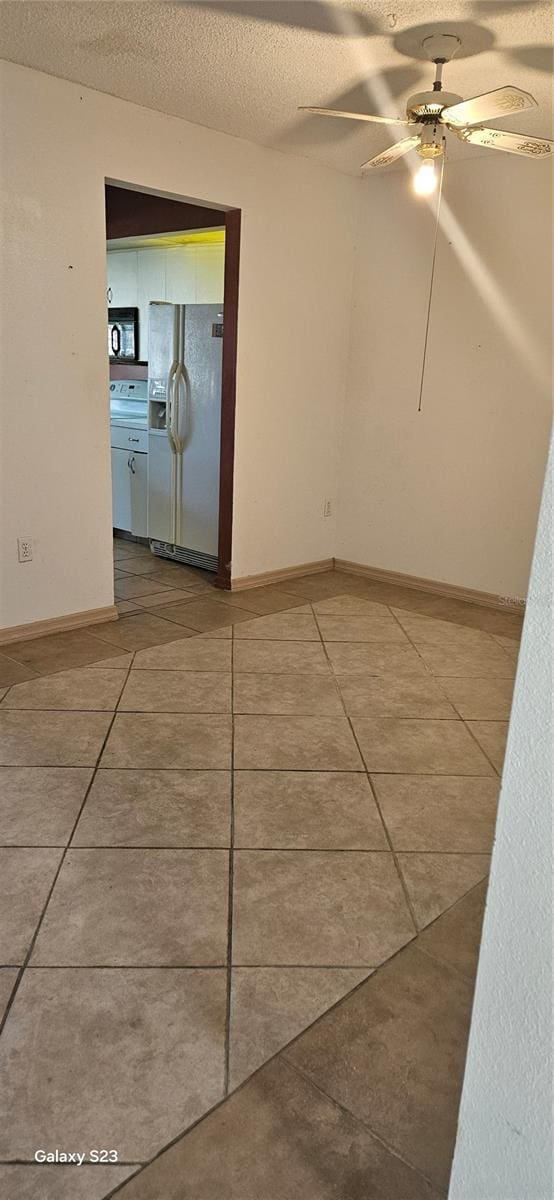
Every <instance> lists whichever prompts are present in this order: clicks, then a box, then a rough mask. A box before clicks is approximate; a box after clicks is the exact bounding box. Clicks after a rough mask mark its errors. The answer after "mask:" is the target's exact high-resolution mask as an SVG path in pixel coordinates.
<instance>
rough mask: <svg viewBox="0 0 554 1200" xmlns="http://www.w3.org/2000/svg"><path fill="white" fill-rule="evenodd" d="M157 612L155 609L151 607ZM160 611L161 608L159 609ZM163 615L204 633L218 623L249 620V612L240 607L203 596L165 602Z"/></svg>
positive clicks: (169, 619)
mask: <svg viewBox="0 0 554 1200" xmlns="http://www.w3.org/2000/svg"><path fill="white" fill-rule="evenodd" d="M152 611H153V612H157V611H158V610H157V609H153V610H152ZM159 611H160V613H162V609H160V610H159ZM163 616H164V617H165V618H166V620H168V621H173V622H175V623H176V624H177V625H186V626H187V627H188V628H189V629H193V630H194V631H195V633H205V632H206V631H208V630H210V629H217V627H218V626H219V625H234V624H235V623H236V622H239V621H250V620H251V617H252V613H251V612H245V611H244V609H242V608H234V607H233V608H232V607H231V605H230V604H220V603H219V601H218V600H212V599H211V598H210V599H207V598H206V599H205V598H204V597H203V596H202V597H201V598H199V599H197V600H195V599H194V598H192V599H191V600H187V601H185V602H183V601H181V603H180V604H166V605H165V606H164V608H163Z"/></svg>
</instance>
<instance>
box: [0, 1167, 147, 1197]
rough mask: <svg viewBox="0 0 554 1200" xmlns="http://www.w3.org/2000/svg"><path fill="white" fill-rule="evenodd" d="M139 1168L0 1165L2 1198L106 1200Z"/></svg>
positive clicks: (0, 1193)
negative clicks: (112, 1191) (109, 1192)
mask: <svg viewBox="0 0 554 1200" xmlns="http://www.w3.org/2000/svg"><path fill="white" fill-rule="evenodd" d="M136 1169H137V1168H136V1167H130V1166H129V1167H116V1166H106V1164H105V1163H103V1164H102V1166H98V1165H97V1166H90V1165H88V1166H87V1165H86V1164H85V1163H83V1166H82V1167H79V1168H78V1170H75V1167H73V1166H62V1165H61V1164H60V1163H41V1164H40V1166H38V1165H37V1164H33V1165H32V1166H31V1165H29V1164H28V1163H25V1164H24V1165H23V1164H19V1163H18V1164H13V1163H11V1164H7V1163H5V1164H4V1165H2V1164H0V1195H2V1196H6V1197H8V1198H9V1200H104V1197H105V1196H106V1195H107V1192H106V1189H108V1190H109V1191H111V1189H112V1188H115V1187H117V1186H118V1185H120V1184H122V1183H123V1182H124V1180H125V1179H128V1178H129V1176H130V1175H132V1174H133V1173H134V1172H135V1171H136Z"/></svg>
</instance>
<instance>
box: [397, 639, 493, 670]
mask: <svg viewBox="0 0 554 1200" xmlns="http://www.w3.org/2000/svg"><path fill="white" fill-rule="evenodd" d="M417 649H418V651H419V653H420V654H421V657H422V659H423V661H424V662H425V663H426V664H427V666H428V667H429V670H430V671H431V672H432V673H433V675H450V676H454V675H457V676H459V677H460V678H462V679H472V678H477V679H481V678H482V677H483V676H484V675H486V676H487V678H488V679H513V676H514V674H515V669H516V664H515V662H514V661H513V659H511V658H510V656H509V655H508V654H506V652H505V651H504V650H503V649H502V646H499V645H497V643H496V642H493V641H492V639H491V642H490V645H489V646H482V645H479V646H471V647H470V646H463V647H462V646H448V647H446V646H434V645H431V643H430V642H429V643H428V642H424V643H421V642H418V643H417Z"/></svg>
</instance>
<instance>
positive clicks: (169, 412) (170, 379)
mask: <svg viewBox="0 0 554 1200" xmlns="http://www.w3.org/2000/svg"><path fill="white" fill-rule="evenodd" d="M177 370H178V363H176V362H175V361H174V362H172V364H171V366H170V368H169V374H168V376H167V386H166V389H165V397H166V410H165V432H166V434H167V440H168V442H169V445H170V447H171V453H172V454H176V453H177V448H176V446H175V442H174V439H173V409H174V407H175V376H176V374H177Z"/></svg>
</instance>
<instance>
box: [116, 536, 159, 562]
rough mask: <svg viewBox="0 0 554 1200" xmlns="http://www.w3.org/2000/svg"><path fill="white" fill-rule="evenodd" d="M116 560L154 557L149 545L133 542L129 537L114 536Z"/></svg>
mask: <svg viewBox="0 0 554 1200" xmlns="http://www.w3.org/2000/svg"><path fill="white" fill-rule="evenodd" d="M113 556H114V561H115V560H118V559H123V558H127V559H131V558H147V559H150V558H152V553H151V550H150V547H149V546H145V545H143V543H142V542H133V541H131V540H130V539H128V538H114V543H113Z"/></svg>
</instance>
